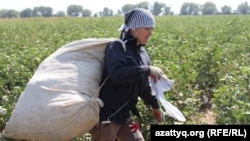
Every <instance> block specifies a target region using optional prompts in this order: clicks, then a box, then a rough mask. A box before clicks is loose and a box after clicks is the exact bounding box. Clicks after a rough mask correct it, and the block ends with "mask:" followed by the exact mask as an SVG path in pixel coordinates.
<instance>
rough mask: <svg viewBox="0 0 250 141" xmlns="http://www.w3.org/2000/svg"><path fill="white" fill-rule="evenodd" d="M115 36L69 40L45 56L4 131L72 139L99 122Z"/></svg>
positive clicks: (50, 140) (44, 140) (54, 140)
mask: <svg viewBox="0 0 250 141" xmlns="http://www.w3.org/2000/svg"><path fill="white" fill-rule="evenodd" d="M113 40H114V39H109V38H108V39H85V40H79V41H76V42H72V43H69V44H67V45H65V46H63V47H61V48H59V49H58V50H57V51H56V52H54V53H53V54H51V55H50V56H49V57H48V58H46V59H45V60H44V61H43V62H42V63H41V64H40V65H39V67H38V69H37V71H36V72H35V74H34V75H33V77H32V78H31V79H30V81H29V82H28V84H27V86H26V88H25V90H24V92H23V93H22V94H21V96H20V97H19V99H18V101H17V104H16V106H15V109H14V110H13V112H12V115H11V117H10V119H9V121H8V122H7V124H6V127H5V129H4V136H5V137H9V138H15V139H26V140H32V139H35V140H41V141H68V140H72V139H74V138H76V137H79V136H81V135H83V134H85V133H86V132H88V131H89V130H90V129H91V128H92V127H94V125H96V124H97V123H98V120H99V106H102V102H101V100H100V99H98V96H99V87H100V81H101V75H102V70H103V66H104V50H105V47H106V46H107V44H108V43H109V42H111V41H113Z"/></svg>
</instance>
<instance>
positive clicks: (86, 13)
mask: <svg viewBox="0 0 250 141" xmlns="http://www.w3.org/2000/svg"><path fill="white" fill-rule="evenodd" d="M135 8H144V9H148V10H150V11H151V12H152V13H153V15H156V16H159V15H174V12H173V11H171V7H170V6H167V5H166V4H165V3H160V2H157V1H155V2H154V3H153V5H150V4H149V2H147V1H143V2H140V3H138V4H125V5H124V6H122V8H121V9H118V10H117V12H114V11H113V10H112V9H110V8H108V7H104V8H103V10H102V11H99V12H97V13H94V14H93V15H92V11H91V10H89V9H84V8H83V7H82V6H81V5H69V6H68V7H67V10H66V12H64V11H58V12H56V13H55V14H53V8H51V7H46V6H36V7H34V8H33V9H31V8H25V9H23V10H22V11H20V12H19V11H16V10H12V9H10V10H6V9H2V10H0V18H19V17H21V18H30V17H65V16H69V17H92V16H93V17H106V16H115V15H123V14H124V13H126V12H128V11H129V10H132V9H135ZM216 14H224V15H226V14H250V6H249V5H248V3H247V2H244V3H241V4H239V5H238V7H237V9H235V10H233V9H232V8H231V7H230V6H228V5H224V6H222V7H221V9H220V11H219V10H218V9H217V7H216V5H215V4H214V3H213V2H206V3H204V4H202V5H199V4H196V3H193V2H184V3H183V4H182V6H181V8H180V14H179V15H216Z"/></svg>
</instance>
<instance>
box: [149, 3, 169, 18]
mask: <svg viewBox="0 0 250 141" xmlns="http://www.w3.org/2000/svg"><path fill="white" fill-rule="evenodd" d="M165 6H166V5H165V4H164V3H160V2H157V1H156V2H155V3H154V5H153V10H152V13H153V15H159V14H161V13H162V9H163V8H164V7H165Z"/></svg>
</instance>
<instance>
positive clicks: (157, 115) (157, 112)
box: [152, 109, 165, 123]
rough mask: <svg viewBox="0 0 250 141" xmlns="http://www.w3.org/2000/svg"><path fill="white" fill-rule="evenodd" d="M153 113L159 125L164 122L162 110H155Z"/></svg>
mask: <svg viewBox="0 0 250 141" xmlns="http://www.w3.org/2000/svg"><path fill="white" fill-rule="evenodd" d="M152 111H153V114H154V117H155V119H156V121H157V122H159V123H162V122H164V120H165V116H164V113H163V111H162V110H161V109H153V110H152Z"/></svg>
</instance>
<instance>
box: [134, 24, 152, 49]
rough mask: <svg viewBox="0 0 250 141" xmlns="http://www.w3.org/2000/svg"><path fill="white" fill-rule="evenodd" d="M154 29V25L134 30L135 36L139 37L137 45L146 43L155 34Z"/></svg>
mask: <svg viewBox="0 0 250 141" xmlns="http://www.w3.org/2000/svg"><path fill="white" fill-rule="evenodd" d="M153 30H154V28H153V27H143V28H136V29H135V30H132V34H133V36H134V37H135V38H136V39H137V45H139V44H146V43H147V42H148V40H149V38H150V36H151V35H152V34H153Z"/></svg>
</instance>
